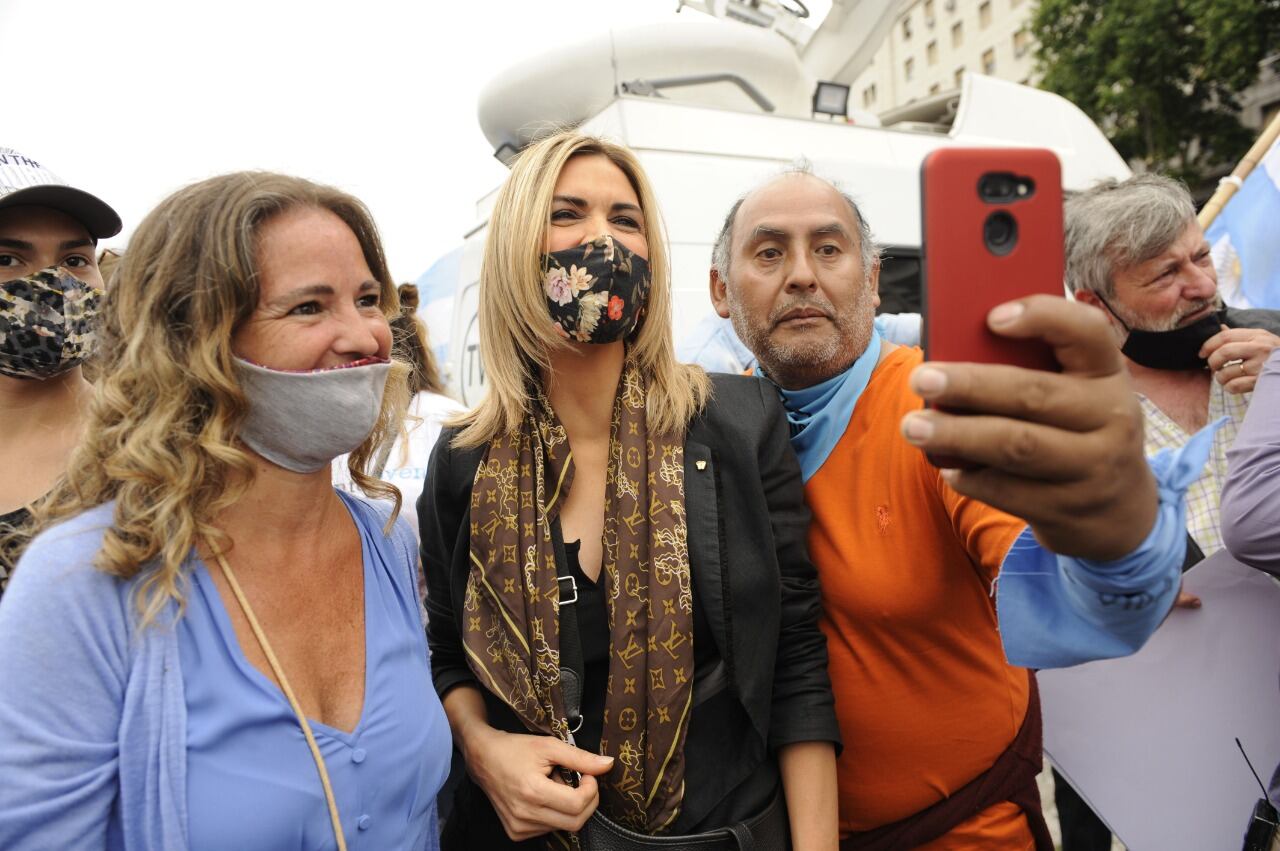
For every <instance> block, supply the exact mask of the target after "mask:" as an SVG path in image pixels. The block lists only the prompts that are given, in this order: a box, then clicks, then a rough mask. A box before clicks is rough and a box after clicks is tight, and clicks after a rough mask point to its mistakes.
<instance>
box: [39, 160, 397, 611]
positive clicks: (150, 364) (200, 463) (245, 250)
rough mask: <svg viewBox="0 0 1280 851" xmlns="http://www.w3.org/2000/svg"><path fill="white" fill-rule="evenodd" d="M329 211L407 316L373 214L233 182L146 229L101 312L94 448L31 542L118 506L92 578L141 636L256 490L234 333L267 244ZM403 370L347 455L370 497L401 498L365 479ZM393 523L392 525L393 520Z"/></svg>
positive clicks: (281, 187)
mask: <svg viewBox="0 0 1280 851" xmlns="http://www.w3.org/2000/svg"><path fill="white" fill-rule="evenodd" d="M304 207H314V208H317V209H323V210H328V211H329V212H332V213H333V214H335V215H336V216H338V218H340V219H342V221H343V222H345V223H346V224H347V226H348V227H350V228H351V230H352V232H353V233H354V234H355V236H356V238H357V240H358V241H359V243H360V247H361V249H362V250H363V253H364V259H365V261H366V262H367V263H368V265H369V269H370V271H372V272H373V275H374V277H375V278H376V279H377V281H378V282H379V284H380V295H381V302H382V311H383V313H384V315H386V316H387V317H388V318H391V317H394V316H397V315H399V312H400V307H399V302H398V300H397V296H396V287H395V284H394V282H393V281H392V279H391V275H390V274H389V272H388V271H387V264H386V260H385V258H384V256H383V252H382V245H381V242H380V240H379V238H378V232H377V228H376V227H375V225H374V223H373V217H372V216H371V215H370V213H369V211H368V210H367V209H366V208H365V206H364V205H363V204H362V203H361V202H360V201H359V200H357V199H356V198H353V197H352V196H350V195H348V194H346V193H344V192H341V191H339V190H337V189H334V188H332V187H328V186H322V185H319V184H316V183H312V182H310V181H307V180H303V179H301V178H297V177H287V176H284V175H279V174H270V173H263V172H237V173H234V174H227V175H222V176H220V177H214V178H211V179H209V180H205V181H202V182H200V183H196V184H193V185H191V186H188V187H186V188H184V189H181V190H179V191H178V192H176V193H174V194H173V195H171V196H169V197H168V198H166V199H165V200H164V201H162V202H161V203H160V205H159V206H157V207H156V208H155V209H154V210H153V211H152V212H151V214H150V215H148V216H147V218H146V219H145V220H144V221H143V222H142V224H141V225H139V226H138V229H137V230H136V231H135V232H134V234H133V237H132V239H131V240H130V242H129V249H128V251H127V252H126V253H125V255H124V259H123V260H122V261H121V264H120V267H119V268H118V270H117V271H116V273H115V275H114V279H113V282H112V286H111V289H110V292H109V293H108V294H107V297H106V299H105V301H104V304H103V313H102V319H101V322H102V325H101V328H100V331H99V347H100V348H99V351H98V359H99V363H100V365H101V378H100V379H99V382H98V386H97V392H96V394H95V396H94V399H93V403H92V405H91V407H90V410H89V416H88V421H87V423H86V425H85V428H84V438H83V441H82V442H81V444H80V445H79V446H78V447H77V449H76V450H75V452H74V453H73V454H72V456H71V459H70V464H69V467H68V470H67V474H66V476H65V478H64V479H63V480H62V481H61V483H60V484H59V485H58V487H56V488H55V489H54V491H53V492H52V493H50V494H49V495H48V496H47V497H46V498H45V499H43V500H41V502H40V503H39V504H38V505H37V506H36V507H35V509H34V511H33V515H34V517H33V522H32V523H31V524H30V525H29V527H28V531H27V534H29V535H34V534H36V533H37V532H38V531H40V530H41V529H45V528H48V527H49V526H51V525H52V524H54V523H56V522H58V521H59V520H62V519H64V518H67V517H71V516H73V515H76V514H79V513H81V512H83V511H86V510H88V509H90V508H93V507H94V506H98V505H101V504H103V503H105V502H109V501H111V500H115V515H114V520H113V523H112V526H111V528H109V529H108V530H107V532H106V534H105V536H104V538H103V541H102V548H101V550H100V551H99V552H98V554H97V557H96V559H95V562H94V564H95V566H96V567H97V568H98V569H100V570H102V571H103V572H105V573H109V574H112V575H114V576H119V577H122V578H131V577H134V576H136V575H138V574H139V573H143V572H144V571H145V575H144V576H143V577H142V579H141V580H140V581H139V583H138V589H137V591H138V598H137V604H138V608H139V611H140V614H141V621H142V623H148V622H150V621H151V620H153V619H154V618H155V617H156V616H157V615H158V614H159V613H160V612H161V611H162V610H163V609H164V608H165V607H166V606H167V605H168V604H169V602H170V601H172V602H175V603H177V604H178V606H179V609H181V606H182V605H183V597H182V572H183V564H184V562H186V560H187V558H188V556H189V555H190V553H191V551H192V548H193V547H194V546H195V545H196V544H197V542H199V541H201V540H203V539H209V540H212V541H213V542H214V543H216V544H217V545H218V546H220V547H221V548H223V549H226V548H227V545H228V544H229V543H230V542H228V541H226V540H225V538H226V536H225V535H224V534H222V533H221V532H220V531H219V530H218V529H216V528H215V527H214V526H212V525H211V522H212V520H213V519H214V518H215V517H217V516H218V514H219V513H220V512H221V511H223V510H224V509H226V508H227V507H229V506H230V505H232V504H234V503H235V502H236V501H237V500H238V499H239V498H240V497H241V496H242V495H243V494H244V492H245V491H246V490H247V489H248V487H249V485H250V483H251V482H252V480H253V470H254V468H253V463H252V461H251V460H250V456H249V454H248V453H247V451H246V450H245V449H243V448H242V446H241V444H240V443H239V442H238V441H237V439H236V435H237V434H238V432H239V429H240V426H241V424H242V423H243V421H244V419H245V416H246V414H247V413H248V403H247V401H246V399H245V395H244V393H243V392H242V391H241V389H240V384H239V382H238V381H237V379H236V371H235V368H234V361H233V354H232V350H231V339H232V334H233V333H234V332H235V330H236V329H237V328H238V327H239V325H240V324H241V323H242V322H244V321H245V320H246V319H247V318H248V317H249V315H250V314H251V313H252V312H253V310H254V309H255V307H256V306H257V304H258V290H259V284H258V264H257V243H258V233H259V231H260V230H261V228H262V225H263V223H264V222H266V221H268V220H269V219H271V218H272V217H274V216H278V215H280V214H281V213H284V212H285V211H288V210H293V209H297V208H304ZM408 372H409V370H408V367H407V366H405V365H404V364H396V365H395V366H394V367H393V369H392V371H391V376H390V378H389V379H388V382H387V390H386V394H385V396H384V400H383V404H382V409H381V411H380V412H379V415H378V420H377V424H376V425H375V427H374V429H373V432H372V433H371V434H370V435H369V437H368V438H367V439H366V440H365V442H364V443H362V444H361V445H360V446H359V447H358V448H357V449H356V450H355V451H354V452H352V453H351V457H350V462H349V464H350V470H351V476H352V479H353V480H354V481H355V482H356V484H357V485H358V486H359V487H360V489H361V490H362V491H364V493H365V494H367V495H369V496H371V497H380V498H384V499H389V500H392V501H393V502H394V504H395V511H396V512H398V511H399V509H400V492H399V491H398V490H396V488H394V487H393V486H391V485H389V484H387V483H385V482H382V481H380V480H379V479H377V478H375V477H374V476H371V475H369V474H368V473H367V472H366V468H367V466H368V465H369V464H370V462H371V461H372V459H374V458H375V457H376V455H377V452H378V450H379V449H380V448H381V446H382V445H383V444H384V443H387V442H390V441H391V440H393V439H394V438H395V435H396V433H397V432H398V431H399V429H400V426H401V423H402V421H403V418H404V411H405V408H406V405H407V403H408V398H409V394H408V388H407V382H406V377H407V375H408ZM394 516H395V515H394V513H393V515H392V517H393V518H394Z"/></svg>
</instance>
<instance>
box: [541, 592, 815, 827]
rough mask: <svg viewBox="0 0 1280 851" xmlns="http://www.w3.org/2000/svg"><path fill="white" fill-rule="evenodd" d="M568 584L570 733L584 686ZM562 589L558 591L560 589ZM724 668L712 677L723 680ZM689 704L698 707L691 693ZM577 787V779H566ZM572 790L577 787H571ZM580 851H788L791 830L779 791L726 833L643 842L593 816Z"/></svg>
mask: <svg viewBox="0 0 1280 851" xmlns="http://www.w3.org/2000/svg"><path fill="white" fill-rule="evenodd" d="M558 581H559V582H561V583H566V582H567V583H568V584H569V590H570V591H571V592H572V596H571V597H570V598H568V599H566V598H565V596H564V595H563V594H562V595H561V599H560V684H561V690H562V692H563V694H564V704H565V715H566V716H568V717H567V720H568V722H569V729H571V730H577V729H578V727H580V726H581V724H582V688H583V684H584V683H585V682H586V672H585V669H586V665H585V663H584V662H583V655H582V637H581V634H580V633H579V632H578V613H577V611H576V608H577V606H576V603H577V602H578V586H577V581H576V580H575V579H574V578H573V577H572V576H561V577H558ZM561 587H562V589H563V585H562V586H561ZM722 669H723V666H719V668H718V669H717V670H716V671H714V672H713V673H715V674H721V675H722V674H723V670H722ZM694 698H695V699H694V703H695V704H696V703H697V702H698V700H697V694H696V690H695V695H694ZM571 779H573V780H575V781H576V778H571ZM575 785H576V782H575ZM578 844H579V846H580V847H581V848H582V851H645V849H650V848H652V849H666V851H676V849H689V851H789V849H790V848H791V825H790V822H789V821H788V819H787V807H786V801H785V799H784V798H783V795H782V790H781V789H779V790H778V791H777V792H776V793H775V794H774V796H773V800H772V801H771V802H770V803H769V806H767V807H765V808H764V810H763V811H761V812H760V813H759V814H757V815H755V816H752V817H751V818H749V819H747V820H746V821H742V822H739V823H737V824H735V825H731V826H729V827H722V828H718V829H716V830H708V831H704V832H702V833H694V834H686V835H684V836H648V835H646V834H643V833H637V832H636V831H634V830H631V829H629V828H626V827H623V826H622V825H620V824H618V823H617V822H615V821H612V820H611V819H609V818H608V817H607V816H605V815H604V814H603V813H602V812H600V810H598V809H597V810H596V811H595V812H594V813H593V814H592V815H591V818H589V819H587V823H586V824H585V825H583V826H582V830H580V831H579V832H578Z"/></svg>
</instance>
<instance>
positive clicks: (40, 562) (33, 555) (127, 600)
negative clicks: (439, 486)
mask: <svg viewBox="0 0 1280 851" xmlns="http://www.w3.org/2000/svg"><path fill="white" fill-rule="evenodd" d="M348 501H349V503H358V504H357V505H353V506H352V510H353V512H355V511H360V512H361V513H362V514H364V515H365V519H366V521H373V522H376V523H380V524H385V522H386V520H387V516H388V512H389V511H390V507H389V506H375V505H372V504H370V503H367V502H363V501H359V500H356V499H349V500H348ZM114 510H115V504H114V503H107V504H105V505H101V506H98V507H97V508H94V509H92V510H90V511H87V512H85V513H83V514H81V515H78V516H77V517H74V518H72V519H71V520H68V521H66V522H65V523H62V524H60V525H58V526H56V527H54V528H52V529H50V530H48V531H46V532H44V533H43V534H41V535H39V536H38V537H37V538H36V539H35V540H34V541H32V543H31V546H30V547H29V548H28V549H27V552H26V554H25V555H24V556H23V558H22V560H21V561H20V562H19V564H18V569H17V570H16V571H15V573H14V577H13V580H12V582H11V583H10V584H9V588H8V590H7V591H6V592H5V595H4V597H2V598H0V848H3V849H5V851H24V849H31V850H32V851H35V849H41V851H43V850H44V849H50V848H59V849H62V848H67V849H71V848H75V849H97V848H106V849H111V851H115V849H128V851H185V849H187V747H186V730H187V709H186V700H185V697H184V694H183V687H182V668H181V665H180V661H179V657H178V637H177V631H176V629H175V628H174V626H173V622H174V621H173V619H174V616H175V614H176V611H177V609H176V606H174V605H170V606H169V608H168V609H167V610H166V612H165V615H164V617H163V618H162V619H161V622H159V623H157V624H154V625H152V626H150V627H148V628H145V629H139V628H138V625H137V608H136V603H135V599H134V590H135V588H136V587H137V584H138V580H137V578H135V579H132V580H128V581H121V580H119V579H117V578H115V577H113V576H108V575H107V574H105V573H102V572H101V571H99V570H97V569H96V568H94V567H93V565H92V559H93V557H94V555H95V554H96V553H97V552H98V549H99V548H100V546H101V544H102V537H103V534H104V532H105V530H106V529H107V527H109V526H110V525H111V521H112V516H113V514H114ZM375 537H378V536H375ZM381 540H383V541H385V542H386V545H387V547H388V548H398V549H396V550H395V551H394V553H393V554H389V555H394V557H395V558H396V559H407V562H405V563H407V564H409V565H412V566H413V567H412V569H413V570H414V571H415V577H414V586H413V587H417V577H416V570H417V568H416V565H417V554H416V548H415V545H414V538H413V532H412V531H411V530H410V528H409V525H408V523H407V522H406V521H405V520H403V519H400V520H398V521H397V522H396V525H395V528H394V529H393V530H392V534H391V537H390V538H389V539H387V538H381ZM400 549H402V550H403V553H401V552H400V551H399V550H400ZM391 560H393V559H389V561H391ZM423 675H424V676H427V673H426V672H425V671H424V674H423ZM37 708H38V711H37Z"/></svg>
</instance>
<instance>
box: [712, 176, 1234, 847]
mask: <svg viewBox="0 0 1280 851" xmlns="http://www.w3.org/2000/svg"><path fill="white" fill-rule="evenodd" d="M878 274H879V261H878V257H877V252H876V249H875V246H874V243H873V241H872V238H871V233H870V229H869V227H868V226H867V224H866V222H865V221H864V220H863V218H862V216H861V214H860V213H859V211H858V209H857V206H856V204H855V203H854V202H853V200H852V199H851V198H849V197H848V196H846V195H844V194H843V193H841V192H840V191H839V190H838V189H836V188H835V187H834V186H832V185H831V184H830V183H827V182H826V181H824V180H821V179H819V178H816V177H814V176H813V175H811V174H808V173H807V172H805V171H803V170H801V171H797V172H792V173H788V174H785V175H783V176H781V177H779V178H777V179H775V180H773V181H771V182H769V183H767V184H765V185H764V186H762V187H760V188H758V189H756V190H755V191H753V192H751V193H749V194H748V195H747V196H745V197H744V198H743V199H742V200H741V201H739V202H738V204H736V205H735V206H734V207H733V209H732V210H731V211H730V213H729V216H728V218H727V219H726V221H725V225H724V229H723V231H722V233H721V236H720V239H719V240H718V242H717V245H716V250H715V256H714V258H713V269H712V271H711V295H712V300H713V302H714V303H715V305H716V310H717V312H718V313H719V314H720V315H721V316H724V317H729V318H731V319H732V320H733V324H734V329H735V330H736V332H737V334H738V336H739V337H740V338H741V339H742V340H743V342H744V343H745V344H746V345H747V347H748V348H750V349H751V350H752V351H753V352H754V353H755V355H756V357H757V358H758V359H759V362H760V372H761V374H762V375H763V376H765V377H766V378H768V379H769V380H770V381H772V382H773V383H774V384H775V385H776V386H777V388H778V391H779V393H780V395H781V396H782V399H783V402H784V404H785V406H786V408H787V412H788V417H789V419H790V420H791V425H792V445H793V447H794V448H795V450H796V453H797V456H798V457H799V459H800V466H801V470H802V473H803V475H804V478H805V483H806V485H805V487H806V497H807V500H808V502H809V507H810V509H811V510H812V511H813V521H812V524H811V527H810V534H809V547H810V553H811V556H812V558H813V560H814V562H815V564H816V565H817V567H818V571H819V575H820V577H821V581H822V586H823V598H824V607H825V615H824V623H823V628H824V630H825V632H826V635H827V641H828V647H829V652H830V659H831V661H830V666H831V667H830V670H831V680H832V685H833V687H834V689H835V692H836V707H837V712H838V715H839V717H840V724H841V731H842V734H843V738H844V743H845V746H844V752H843V754H842V755H841V757H840V760H839V766H838V771H839V784H840V788H839V793H840V828H841V835H842V842H841V847H842V849H886V851H887V850H888V849H907V848H927V849H930V851H942V849H973V848H983V849H1020V850H1021V849H1031V848H1035V849H1037V851H1051V849H1052V843H1051V842H1050V840H1049V837H1048V831H1047V829H1046V827H1045V825H1044V819H1043V816H1042V815H1041V812H1040V802H1039V794H1038V792H1037V791H1036V786H1035V775H1036V774H1037V773H1038V772H1039V770H1040V767H1041V760H1042V756H1041V751H1040V715H1039V705H1038V702H1037V699H1036V691H1035V682H1034V678H1033V677H1032V675H1031V673H1030V672H1029V671H1028V670H1027V668H1039V667H1051V666H1061V665H1070V664H1076V663H1078V662H1082V661H1087V660H1089V659H1096V658H1105V657H1109V656H1120V655H1124V654H1127V653H1132V652H1133V651H1135V650H1136V649H1137V648H1138V647H1140V646H1141V645H1142V643H1143V642H1144V641H1145V640H1146V638H1147V637H1148V636H1149V635H1150V634H1151V632H1152V631H1153V630H1154V629H1155V627H1156V626H1157V625H1158V624H1159V623H1160V621H1161V620H1162V619H1163V618H1164V616H1165V614H1166V613H1167V612H1168V609H1169V607H1170V605H1171V604H1172V603H1173V599H1174V597H1175V595H1176V593H1177V590H1178V579H1179V567H1180V564H1181V561H1182V557H1183V551H1184V547H1185V541H1184V537H1185V536H1184V535H1183V534H1182V533H1181V531H1180V530H1181V529H1182V528H1183V525H1184V512H1185V506H1184V502H1183V492H1184V491H1185V488H1186V486H1187V484H1189V482H1190V481H1191V480H1193V479H1194V478H1195V475H1196V473H1197V472H1198V469H1199V467H1200V466H1202V465H1203V461H1204V456H1205V454H1206V453H1207V451H1208V446H1207V443H1206V441H1205V440H1204V439H1203V438H1202V437H1200V438H1196V439H1193V441H1192V443H1190V444H1189V445H1188V446H1187V447H1186V448H1184V449H1183V450H1180V451H1179V452H1175V453H1167V454H1166V455H1164V456H1161V457H1159V458H1156V459H1153V461H1152V462H1151V463H1150V465H1149V464H1148V462H1147V461H1146V459H1144V457H1143V454H1142V426H1141V414H1140V412H1139V410H1138V407H1137V405H1136V403H1135V401H1134V399H1133V395H1132V389H1131V387H1130V386H1129V383H1128V379H1127V377H1126V375H1125V372H1124V369H1123V367H1122V366H1121V362H1120V359H1119V357H1118V356H1117V355H1116V350H1115V346H1114V344H1113V343H1112V342H1111V340H1110V339H1109V337H1108V336H1107V329H1106V326H1105V322H1103V321H1100V320H1101V317H1099V316H1096V315H1092V314H1091V313H1090V312H1089V311H1087V310H1084V309H1082V306H1078V305H1074V304H1071V303H1069V302H1067V301H1066V300H1064V299H1055V298H1049V297H1044V296H1040V297H1032V298H1028V299H1023V300H1019V301H1016V302H1012V303H1009V304H1006V305H1003V306H1002V307H999V308H997V309H996V310H994V311H993V312H992V313H991V315H990V316H989V317H988V324H989V326H990V327H991V329H992V330H993V331H994V332H995V333H998V334H1004V335H1007V336H1011V337H1038V338H1041V339H1044V340H1046V341H1047V342H1049V343H1050V344H1051V345H1052V346H1053V347H1054V349H1055V351H1056V353H1057V357H1058V360H1059V361H1060V363H1061V364H1062V366H1063V372H1062V373H1060V374H1053V373H1046V372H1039V371H1035V370H1022V369H1016V368H1012V367H1004V366H992V365H986V366H984V365H976V364H930V365H928V366H921V362H922V359H923V357H922V353H921V351H920V350H919V349H915V348H906V347H902V346H895V345H893V344H891V343H888V342H886V341H883V340H882V339H881V338H880V336H879V335H878V334H877V333H876V331H875V329H874V326H873V319H874V313H875V308H876V306H877V305H878V303H879V297H878V295H877V293H876V286H877V277H878ZM921 397H924V398H925V399H928V400H930V401H934V402H938V403H941V404H944V405H951V406H955V407H963V408H966V409H968V410H971V411H974V412H976V413H981V414H984V416H977V417H957V416H950V415H946V414H943V413H940V412H939V411H937V410H929V411H922V410H921V407H922V402H921ZM904 437H905V438H906V439H905V440H904V439H903V438H904ZM1209 437H1210V438H1211V435H1210V436H1209ZM921 449H927V450H929V451H930V452H938V453H940V454H945V455H949V456H955V457H960V458H964V459H967V460H969V461H971V462H974V463H975V464H977V465H979V468H978V469H972V470H965V471H960V470H939V469H937V468H935V467H933V466H932V465H931V464H929V462H928V461H927V460H926V459H925V456H924V454H923V452H921V451H920V450H921ZM1197 460H1198V461H1199V463H1196V462H1197ZM1001 509H1003V510H1001ZM1006 512H1009V513H1006ZM1015 515H1016V516H1015ZM997 580H998V581H997Z"/></svg>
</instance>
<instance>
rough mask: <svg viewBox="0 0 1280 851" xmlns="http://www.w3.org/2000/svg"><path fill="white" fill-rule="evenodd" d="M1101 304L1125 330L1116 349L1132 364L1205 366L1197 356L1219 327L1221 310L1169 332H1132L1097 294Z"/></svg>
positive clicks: (1182, 367)
mask: <svg viewBox="0 0 1280 851" xmlns="http://www.w3.org/2000/svg"><path fill="white" fill-rule="evenodd" d="M1098 301H1101V302H1102V304H1103V305H1104V306H1105V307H1106V308H1107V310H1109V311H1111V315H1112V316H1115V318H1116V320H1117V321H1118V322H1119V323H1120V324H1121V325H1122V326H1123V327H1124V329H1125V330H1126V331H1128V332H1129V339H1127V340H1125V341H1124V345H1123V346H1121V347H1120V352H1121V354H1123V355H1124V356H1125V357H1127V358H1128V359H1129V360H1131V361H1133V362H1134V363H1136V364H1139V365H1141V366H1145V367H1147V368H1148V369H1168V370H1187V369H1205V368H1207V367H1208V366H1209V361H1208V359H1206V358H1202V357H1200V347H1201V346H1203V345H1204V344H1205V342H1206V341H1208V339H1209V338H1210V337H1212V336H1213V335H1215V334H1217V333H1218V332H1219V331H1221V330H1222V320H1223V317H1224V316H1225V315H1226V311H1225V310H1218V311H1215V312H1213V313H1210V314H1209V315H1208V316H1206V317H1205V318H1203V319H1199V320H1197V321H1195V322H1192V323H1191V324H1190V325H1184V326H1182V327H1181V328H1174V329H1173V330H1172V331H1136V330H1133V329H1131V328H1130V327H1129V326H1128V325H1127V324H1126V323H1125V321H1124V320H1123V319H1121V318H1120V317H1119V315H1117V314H1116V312H1115V311H1114V310H1111V305H1109V304H1107V303H1106V301H1105V300H1103V299H1102V298H1101V297H1099V298H1098Z"/></svg>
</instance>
